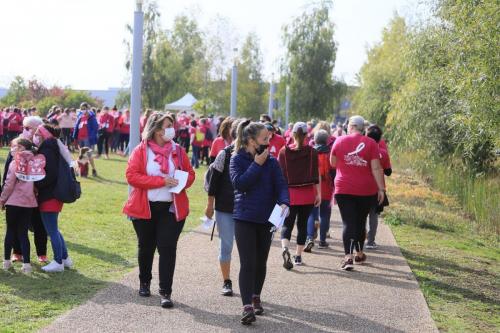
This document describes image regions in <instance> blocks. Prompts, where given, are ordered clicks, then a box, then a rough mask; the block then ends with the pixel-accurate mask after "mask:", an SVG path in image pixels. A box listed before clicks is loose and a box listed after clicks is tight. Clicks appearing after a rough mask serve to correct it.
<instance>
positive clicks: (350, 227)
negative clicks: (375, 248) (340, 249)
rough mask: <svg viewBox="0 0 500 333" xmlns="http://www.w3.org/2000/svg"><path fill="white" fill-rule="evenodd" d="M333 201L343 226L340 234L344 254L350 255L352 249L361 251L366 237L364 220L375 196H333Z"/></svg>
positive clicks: (375, 199)
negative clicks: (337, 207) (336, 205)
mask: <svg viewBox="0 0 500 333" xmlns="http://www.w3.org/2000/svg"><path fill="white" fill-rule="evenodd" d="M335 200H336V201H337V204H338V205H339V210H340V215H341V216H342V223H343V225H344V230H343V232H342V240H343V241H344V253H345V254H350V253H352V252H353V250H354V249H356V251H363V243H364V242H365V237H366V218H367V216H368V213H369V212H370V208H371V207H372V206H373V205H374V204H375V202H376V201H377V196H376V195H372V196H359V195H351V194H335Z"/></svg>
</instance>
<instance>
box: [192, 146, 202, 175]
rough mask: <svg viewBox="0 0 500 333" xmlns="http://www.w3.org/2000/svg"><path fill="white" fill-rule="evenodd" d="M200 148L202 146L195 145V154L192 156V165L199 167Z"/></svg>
mask: <svg viewBox="0 0 500 333" xmlns="http://www.w3.org/2000/svg"><path fill="white" fill-rule="evenodd" d="M200 150H201V147H199V146H195V145H193V156H192V157H191V165H192V166H193V167H194V168H196V169H198V168H199V167H200V162H199V159H200Z"/></svg>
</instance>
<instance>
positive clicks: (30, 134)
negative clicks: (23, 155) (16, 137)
mask: <svg viewBox="0 0 500 333" xmlns="http://www.w3.org/2000/svg"><path fill="white" fill-rule="evenodd" d="M23 138H25V139H28V140H31V139H32V138H33V132H32V131H31V130H27V129H26V128H25V129H24V130H23Z"/></svg>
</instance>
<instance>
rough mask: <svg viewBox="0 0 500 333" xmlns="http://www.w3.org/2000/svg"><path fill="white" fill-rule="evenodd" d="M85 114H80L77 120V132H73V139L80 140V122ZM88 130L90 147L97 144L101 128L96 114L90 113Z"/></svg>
mask: <svg viewBox="0 0 500 333" xmlns="http://www.w3.org/2000/svg"><path fill="white" fill-rule="evenodd" d="M82 117H83V112H82V111H80V112H78V116H77V118H76V124H75V130H74V131H73V139H74V140H78V130H79V127H80V121H81V120H82ZM87 128H88V133H89V143H90V145H91V146H92V145H95V144H97V130H98V128H99V124H98V123H97V119H96V117H95V113H94V112H92V111H89V119H88V121H87Z"/></svg>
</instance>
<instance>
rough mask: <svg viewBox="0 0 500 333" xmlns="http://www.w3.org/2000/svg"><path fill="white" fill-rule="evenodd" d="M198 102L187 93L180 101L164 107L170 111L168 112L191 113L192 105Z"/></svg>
mask: <svg viewBox="0 0 500 333" xmlns="http://www.w3.org/2000/svg"><path fill="white" fill-rule="evenodd" d="M197 101H198V100H197V99H196V98H195V97H194V96H193V95H191V93H187V94H186V95H184V97H182V98H181V99H179V100H177V101H175V102H173V103H170V104H167V105H165V110H170V111H191V110H192V108H193V105H194V104H195V103H196V102H197Z"/></svg>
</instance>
